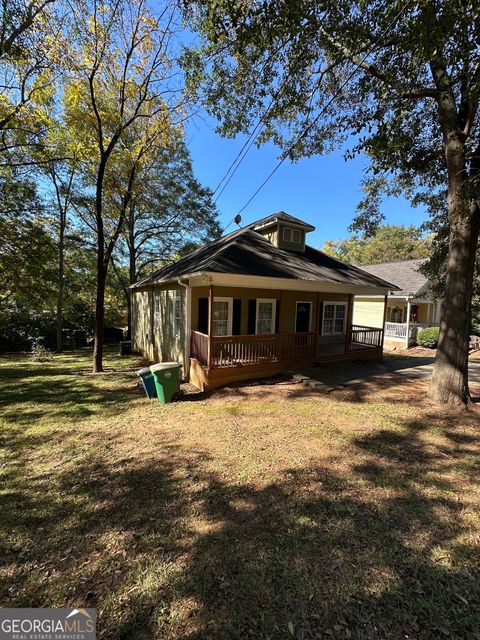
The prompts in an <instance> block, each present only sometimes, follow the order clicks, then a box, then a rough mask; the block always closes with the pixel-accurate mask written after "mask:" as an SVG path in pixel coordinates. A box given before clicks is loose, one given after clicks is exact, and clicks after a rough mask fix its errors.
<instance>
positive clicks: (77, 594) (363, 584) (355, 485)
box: [0, 352, 480, 640]
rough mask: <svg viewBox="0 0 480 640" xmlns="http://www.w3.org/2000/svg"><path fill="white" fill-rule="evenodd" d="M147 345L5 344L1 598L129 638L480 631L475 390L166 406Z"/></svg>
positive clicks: (231, 396)
mask: <svg viewBox="0 0 480 640" xmlns="http://www.w3.org/2000/svg"><path fill="white" fill-rule="evenodd" d="M138 364H139V361H138V360H137V359H135V358H134V357H132V358H126V359H122V360H120V359H118V358H114V357H113V356H108V357H107V358H106V366H107V372H106V373H105V374H103V375H96V376H94V375H91V374H90V373H89V366H90V353H89V352H83V353H81V352H77V353H71V354H67V355H64V356H55V358H54V359H53V361H51V362H47V363H33V362H31V361H29V359H28V358H27V357H26V356H24V357H23V359H22V358H21V357H17V358H11V357H8V358H3V359H0V376H1V382H0V406H1V407H2V408H1V414H0V425H1V439H2V458H3V459H2V466H1V473H2V478H1V483H0V501H1V502H0V524H1V532H0V557H1V564H0V605H1V606H7V607H11V606H18V607H30V606H44V607H50V606H74V605H75V606H94V607H97V614H98V631H99V637H100V638H112V639H113V638H115V639H125V640H127V639H128V640H131V639H135V640H136V639H145V640H147V639H148V640H152V639H162V640H173V639H175V640H180V639H182V640H200V639H202V640H206V639H211V640H223V639H225V640H226V639H238V640H247V639H252V640H261V639H265V640H266V639H268V638H269V639H270V640H277V639H278V640H280V639H291V638H297V639H314V638H315V639H316V638H334V639H335V640H337V639H340V640H342V639H344V638H352V639H365V640H366V639H377V640H385V639H389V638H391V639H395V640H400V639H403V638H411V639H412V638H415V639H417V640H419V639H427V638H429V639H432V640H433V639H435V640H437V639H439V638H440V639H441V638H448V639H455V638H457V639H459V638H462V639H468V640H475V639H477V640H478V639H479V638H480V544H479V543H480V516H479V512H478V507H479V503H480V500H479V483H478V478H479V470H480V464H479V449H480V447H479V445H480V413H479V408H478V407H476V408H473V409H472V410H471V411H469V412H465V413H463V414H458V413H451V414H449V413H448V412H447V411H445V410H444V409H438V408H436V407H434V406H433V405H432V404H430V403H429V402H428V401H427V400H426V399H425V396H424V390H425V383H424V382H421V381H415V382H412V383H409V382H406V381H405V380H404V379H399V380H398V381H394V383H393V384H392V382H389V383H388V384H387V383H383V384H379V383H378V382H377V383H375V384H370V385H365V386H360V387H354V388H350V389H348V390H347V389H345V390H341V391H336V392H333V393H331V394H327V395H320V394H316V393H315V392H313V391H311V390H307V389H305V388H304V387H303V386H302V385H301V384H293V383H291V382H288V381H281V380H280V381H279V380H277V381H276V383H271V384H265V385H250V386H248V385H245V386H238V387H232V388H230V389H223V390H218V391H216V392H214V393H213V394H212V395H211V396H210V397H207V398H205V397H202V396H201V397H200V399H196V398H195V397H194V396H190V397H188V398H187V399H185V400H184V401H181V402H177V403H172V404H170V405H166V406H161V405H160V404H159V403H157V402H156V401H150V402H149V401H148V400H146V399H145V398H144V397H143V396H142V394H141V393H140V391H139V389H138V387H137V380H136V376H135V375H134V371H135V369H136V368H137V366H138ZM347 366H348V365H347ZM476 395H479V393H478V390H477V393H476Z"/></svg>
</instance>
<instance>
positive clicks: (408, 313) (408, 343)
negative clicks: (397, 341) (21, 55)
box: [406, 298, 412, 349]
mask: <svg viewBox="0 0 480 640" xmlns="http://www.w3.org/2000/svg"><path fill="white" fill-rule="evenodd" d="M411 306H412V303H411V302H410V298H407V337H406V343H407V349H408V347H409V346H410V309H411Z"/></svg>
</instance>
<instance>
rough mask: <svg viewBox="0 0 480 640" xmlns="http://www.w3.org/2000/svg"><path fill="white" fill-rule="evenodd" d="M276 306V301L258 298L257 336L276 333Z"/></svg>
mask: <svg viewBox="0 0 480 640" xmlns="http://www.w3.org/2000/svg"><path fill="white" fill-rule="evenodd" d="M276 305H277V301H276V300H271V299H270V298H257V323H256V327H255V333H256V334H257V335H261V334H268V333H275V311H276Z"/></svg>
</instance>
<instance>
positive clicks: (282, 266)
mask: <svg viewBox="0 0 480 640" xmlns="http://www.w3.org/2000/svg"><path fill="white" fill-rule="evenodd" d="M206 272H210V273H229V274H238V275H246V276H263V277H270V278H289V279H296V280H307V281H315V282H320V283H330V284H332V283H338V284H351V285H353V286H365V287H372V288H375V287H378V288H382V289H385V288H388V289H392V288H395V285H392V284H391V283H390V282H388V281H386V280H384V279H382V278H380V277H377V276H374V275H372V274H370V273H367V272H366V271H363V270H362V269H359V268H358V267H354V266H353V265H349V264H345V263H344V262H341V261H340V260H337V259H336V258H333V257H332V256H329V255H327V254H326V253H323V252H322V251H319V250H317V249H314V248H313V247H310V246H308V245H307V246H305V253H295V252H291V251H286V250H283V249H279V248H278V247H276V246H275V245H273V244H272V243H271V242H269V241H268V240H267V239H266V238H265V237H264V236H262V235H261V234H260V233H258V232H257V231H254V230H253V229H252V225H249V226H248V227H245V228H244V229H240V230H238V231H234V232H233V233H230V234H228V235H226V236H224V237H222V238H220V239H219V240H216V241H214V242H211V243H210V244H206V245H203V246H201V247H199V248H198V249H196V250H195V251H193V252H192V253H190V254H188V255H187V256H185V257H184V258H182V259H180V260H178V261H177V262H174V263H173V264H171V265H169V266H167V267H164V268H163V269H160V270H158V271H156V272H155V273H153V274H152V275H150V276H148V277H146V278H143V279H142V280H140V281H139V282H137V283H136V284H134V285H133V286H132V288H142V287H145V286H149V285H153V284H157V283H160V282H168V281H170V280H176V279H177V278H184V277H187V276H191V275H194V274H196V275H198V274H200V273H206Z"/></svg>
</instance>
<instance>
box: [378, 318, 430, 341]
mask: <svg viewBox="0 0 480 640" xmlns="http://www.w3.org/2000/svg"><path fill="white" fill-rule="evenodd" d="M425 327H428V324H426V323H424V322H415V323H411V324H410V329H409V339H410V340H415V338H416V337H417V334H418V333H419V331H421V330H422V329H425ZM385 335H386V336H388V337H390V338H403V339H404V340H405V339H406V337H407V323H406V322H386V323H385Z"/></svg>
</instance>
